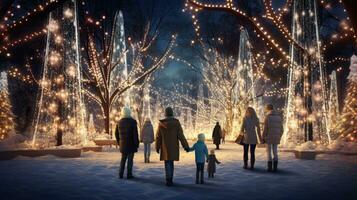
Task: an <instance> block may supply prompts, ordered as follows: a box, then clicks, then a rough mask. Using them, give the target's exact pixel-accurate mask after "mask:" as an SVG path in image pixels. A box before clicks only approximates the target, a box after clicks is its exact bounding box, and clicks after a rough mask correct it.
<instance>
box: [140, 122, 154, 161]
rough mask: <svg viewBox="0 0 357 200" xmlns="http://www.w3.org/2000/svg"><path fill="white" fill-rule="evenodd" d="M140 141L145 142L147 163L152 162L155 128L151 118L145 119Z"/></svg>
mask: <svg viewBox="0 0 357 200" xmlns="http://www.w3.org/2000/svg"><path fill="white" fill-rule="evenodd" d="M140 141H141V142H142V143H144V159H145V163H150V153H151V143H153V142H154V128H153V126H152V124H151V121H150V119H149V118H146V119H145V122H144V125H143V127H142V128H141V134H140Z"/></svg>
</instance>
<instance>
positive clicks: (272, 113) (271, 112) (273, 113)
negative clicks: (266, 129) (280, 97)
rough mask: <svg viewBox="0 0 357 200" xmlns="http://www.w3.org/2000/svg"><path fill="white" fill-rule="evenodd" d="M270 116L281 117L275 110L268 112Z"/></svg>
mask: <svg viewBox="0 0 357 200" xmlns="http://www.w3.org/2000/svg"><path fill="white" fill-rule="evenodd" d="M268 115H280V113H279V112H277V111H275V110H271V111H269V112H268Z"/></svg>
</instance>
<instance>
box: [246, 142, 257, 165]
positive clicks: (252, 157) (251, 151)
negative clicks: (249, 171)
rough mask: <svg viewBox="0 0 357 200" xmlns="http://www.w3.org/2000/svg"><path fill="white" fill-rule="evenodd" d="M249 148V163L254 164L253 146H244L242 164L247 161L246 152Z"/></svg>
mask: <svg viewBox="0 0 357 200" xmlns="http://www.w3.org/2000/svg"><path fill="white" fill-rule="evenodd" d="M249 146H250V162H251V163H253V164H254V162H255V147H256V145H255V144H244V145H243V147H244V154H243V160H244V162H247V161H248V150H249Z"/></svg>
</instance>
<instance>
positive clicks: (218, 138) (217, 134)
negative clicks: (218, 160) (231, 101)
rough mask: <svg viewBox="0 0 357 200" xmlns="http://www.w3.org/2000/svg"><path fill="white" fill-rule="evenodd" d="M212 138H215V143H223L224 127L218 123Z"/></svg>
mask: <svg viewBox="0 0 357 200" xmlns="http://www.w3.org/2000/svg"><path fill="white" fill-rule="evenodd" d="M212 138H213V144H216V145H217V144H221V138H222V129H221V126H220V125H219V124H217V125H216V126H215V127H214V129H213V133H212Z"/></svg>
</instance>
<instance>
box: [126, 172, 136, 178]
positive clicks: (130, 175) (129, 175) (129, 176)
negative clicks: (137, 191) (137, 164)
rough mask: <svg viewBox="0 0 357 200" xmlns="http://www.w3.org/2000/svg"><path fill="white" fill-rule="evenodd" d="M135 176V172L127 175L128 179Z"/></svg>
mask: <svg viewBox="0 0 357 200" xmlns="http://www.w3.org/2000/svg"><path fill="white" fill-rule="evenodd" d="M133 178H135V177H134V176H133V174H131V173H130V174H128V175H127V179H133Z"/></svg>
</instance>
